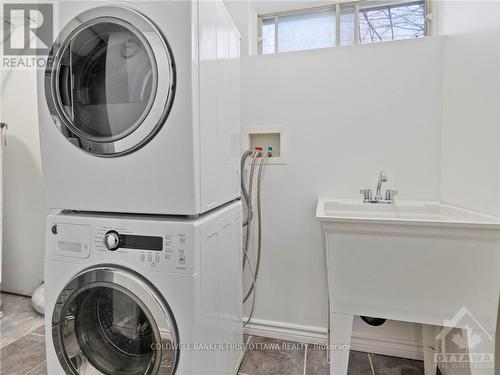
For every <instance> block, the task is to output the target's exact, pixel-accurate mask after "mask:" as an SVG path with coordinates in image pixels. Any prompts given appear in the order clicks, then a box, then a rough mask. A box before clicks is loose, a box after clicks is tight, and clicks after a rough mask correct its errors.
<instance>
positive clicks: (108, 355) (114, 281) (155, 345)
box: [52, 267, 179, 375]
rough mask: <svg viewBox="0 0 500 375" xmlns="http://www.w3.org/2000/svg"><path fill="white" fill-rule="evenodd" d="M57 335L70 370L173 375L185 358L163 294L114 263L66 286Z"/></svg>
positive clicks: (58, 312) (56, 313)
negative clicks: (114, 265) (178, 363)
mask: <svg viewBox="0 0 500 375" xmlns="http://www.w3.org/2000/svg"><path fill="white" fill-rule="evenodd" d="M52 340H53V343H54V348H55V351H56V354H57V356H58V358H59V361H60V363H61V365H62V367H63V369H64V371H65V372H66V374H75V375H76V374H78V375H85V374H87V375H90V374H92V375H96V374H106V375H115V374H121V375H144V374H165V375H172V374H174V373H175V371H176V367H177V362H178V357H179V351H178V332H177V327H176V324H175V320H174V317H173V316H172V313H171V311H170V309H169V307H168V305H167V304H166V303H165V302H164V299H163V298H162V296H161V295H159V293H158V292H157V291H156V290H155V289H154V288H152V287H151V286H150V285H149V283H147V282H146V281H145V280H143V279H142V278H141V277H140V276H138V275H136V274H134V273H132V272H130V271H126V270H124V269H119V268H113V267H98V268H93V269H90V270H87V271H84V272H82V273H81V274H79V275H77V276H76V277H75V278H74V279H73V280H72V281H71V282H70V283H69V284H68V285H67V286H66V288H65V289H64V290H63V291H62V292H61V294H60V295H59V298H58V300H57V302H56V305H55V308H54V312H53V315H52Z"/></svg>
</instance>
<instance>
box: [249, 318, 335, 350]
mask: <svg viewBox="0 0 500 375" xmlns="http://www.w3.org/2000/svg"><path fill="white" fill-rule="evenodd" d="M243 321H244V322H246V319H244V320H243ZM243 331H244V333H245V334H247V335H252V336H264V337H270V338H272V339H280V340H289V341H297V342H305V343H308V344H323V345H324V344H327V343H328V330H327V329H326V328H322V327H312V326H304V325H298V324H288V323H282V322H273V321H270V320H262V319H252V320H251V322H250V323H249V324H247V326H246V327H245V328H244V329H243Z"/></svg>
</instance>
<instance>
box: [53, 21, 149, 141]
mask: <svg viewBox="0 0 500 375" xmlns="http://www.w3.org/2000/svg"><path fill="white" fill-rule="evenodd" d="M149 50H150V47H149V45H146V44H145V43H144V42H143V41H141V40H140V39H139V37H138V36H137V35H136V34H135V33H134V32H132V31H131V30H129V29H128V28H126V27H124V26H123V25H120V24H118V23H113V22H99V23H96V24H94V25H92V26H89V27H88V28H86V29H84V30H82V31H81V32H79V33H78V34H77V35H76V36H75V37H74V39H73V40H72V41H71V43H70V45H69V47H68V48H67V49H66V51H65V53H64V56H63V61H62V64H61V65H60V67H59V70H60V73H59V91H60V101H61V104H62V106H63V108H64V110H65V112H66V115H67V116H68V118H69V119H71V122H72V124H73V125H74V126H75V127H76V128H78V129H79V130H81V131H82V132H83V133H85V134H86V135H88V136H89V138H90V139H92V138H95V139H97V140H98V141H99V140H103V139H113V140H114V139H119V138H122V137H124V136H126V135H127V134H129V133H130V132H132V131H133V130H135V129H136V128H137V127H138V126H139V125H140V123H139V122H140V119H141V118H142V117H143V115H145V114H146V113H147V111H148V110H149V108H150V104H151V101H152V97H153V95H154V90H156V86H155V85H156V82H153V76H154V75H153V69H154V68H153V66H154V65H153V61H152V60H151V59H152V58H151V56H152V53H151V52H150V51H149Z"/></svg>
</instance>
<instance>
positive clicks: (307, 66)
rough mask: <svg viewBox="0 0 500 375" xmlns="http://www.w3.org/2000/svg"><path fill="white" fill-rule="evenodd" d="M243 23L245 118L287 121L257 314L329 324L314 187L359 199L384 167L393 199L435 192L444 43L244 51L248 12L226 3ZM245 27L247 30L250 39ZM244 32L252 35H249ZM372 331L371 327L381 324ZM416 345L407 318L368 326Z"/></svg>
mask: <svg viewBox="0 0 500 375" xmlns="http://www.w3.org/2000/svg"><path fill="white" fill-rule="evenodd" d="M228 8H229V11H230V12H231V13H232V14H233V17H234V19H235V22H236V24H237V25H238V27H239V28H240V31H241V32H242V36H243V41H242V53H243V59H242V69H241V71H242V96H241V104H242V114H241V116H242V126H243V127H266V126H269V127H284V128H285V131H286V139H287V141H286V144H285V147H286V148H287V158H288V164H287V165H271V166H269V167H268V168H267V170H266V176H265V181H264V185H265V187H264V193H263V194H264V211H265V212H264V223H265V224H264V226H265V227H264V233H265V235H264V248H263V259H262V266H261V267H262V268H261V273H260V280H259V284H258V293H257V303H256V309H255V321H256V322H257V323H260V324H262V325H264V326H265V325H266V324H270V325H271V326H273V325H274V326H282V327H285V328H287V327H288V328H292V329H294V328H298V329H304V330H306V331H309V332H311V333H316V332H324V331H325V330H326V326H327V287H326V269H325V259H324V250H323V243H322V237H321V231H320V226H319V223H318V222H317V221H316V220H315V218H314V209H315V205H316V199H317V197H319V196H330V197H360V195H359V189H361V188H374V185H375V184H376V180H377V176H378V172H379V171H380V170H382V169H385V170H386V171H387V172H388V174H389V184H388V186H390V187H391V188H396V189H399V191H400V195H399V197H398V198H399V199H429V200H439V199H440V192H441V168H440V159H441V124H440V122H441V89H442V87H441V86H442V83H441V82H442V71H441V67H442V59H441V57H442V43H441V40H440V39H439V38H427V39H421V40H411V41H402V42H393V43H385V44H379V45H371V46H356V47H343V48H338V49H323V50H314V51H306V52H295V53H284V54H277V55H267V56H248V54H249V53H248V52H249V51H250V53H251V52H252V50H253V49H252V43H253V42H252V37H253V34H254V33H255V29H254V24H253V22H255V18H253V19H252V17H255V11H254V10H253V9H252V6H250V7H249V6H248V4H247V3H245V2H233V1H230V2H228ZM249 35H250V38H249ZM249 39H250V41H249ZM376 331H377V332H376ZM378 332H383V333H382V335H383V336H385V337H386V338H387V339H394V340H396V341H397V340H400V341H401V340H403V341H404V340H406V341H405V342H406V343H416V342H418V341H419V340H420V331H419V329H418V327H416V326H414V325H408V324H406V325H405V324H401V323H396V322H390V323H389V324H388V325H387V326H383V327H381V328H378V329H376V328H371V327H370V328H369V327H368V326H366V324H364V323H361V322H360V321H359V320H358V321H357V322H356V324H355V327H354V336H355V340H356V338H359V337H374V336H377V335H378Z"/></svg>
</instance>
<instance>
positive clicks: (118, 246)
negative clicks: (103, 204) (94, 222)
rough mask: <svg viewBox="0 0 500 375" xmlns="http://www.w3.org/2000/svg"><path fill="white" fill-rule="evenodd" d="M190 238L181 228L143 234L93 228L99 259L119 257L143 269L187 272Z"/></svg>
mask: <svg viewBox="0 0 500 375" xmlns="http://www.w3.org/2000/svg"><path fill="white" fill-rule="evenodd" d="M179 229H181V228H179ZM179 232H180V233H179ZM191 237H192V236H190V234H189V233H185V232H184V233H183V232H182V231H176V232H173V233H163V234H147V233H136V232H133V231H131V230H128V229H127V228H124V227H120V228H115V227H109V226H105V225H103V226H99V227H98V228H97V232H96V234H95V236H94V246H95V248H96V250H97V251H96V253H97V254H96V255H98V256H99V257H101V258H109V257H110V256H111V258H112V256H115V257H122V258H123V260H126V261H127V262H134V264H138V265H139V266H140V268H142V269H146V270H155V269H157V270H158V271H170V272H182V273H188V272H193V271H194V268H195V265H194V264H193V263H194V261H193V259H192V258H193V254H192V251H190V250H189V249H191V246H192V245H191V243H190V242H191Z"/></svg>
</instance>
